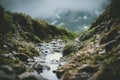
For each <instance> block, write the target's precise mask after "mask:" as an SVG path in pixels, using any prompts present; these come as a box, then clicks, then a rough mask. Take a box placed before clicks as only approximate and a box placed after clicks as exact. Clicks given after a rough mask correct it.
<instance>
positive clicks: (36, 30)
mask: <svg viewBox="0 0 120 80" xmlns="http://www.w3.org/2000/svg"><path fill="white" fill-rule="evenodd" d="M0 17H1V18H0V80H19V79H20V78H19V75H20V74H22V73H23V72H26V71H28V70H29V68H26V66H25V64H26V62H27V59H28V58H32V57H33V56H38V55H40V53H41V51H40V49H39V48H38V47H37V46H38V44H40V43H41V42H43V41H50V40H51V39H53V38H62V39H73V38H74V36H75V34H74V33H72V32H71V31H68V30H66V29H64V28H57V27H55V26H52V25H49V24H47V23H46V22H45V21H42V20H35V19H32V18H31V17H30V16H28V15H25V14H22V13H11V12H9V11H5V9H4V8H2V7H0ZM27 78H31V79H32V80H36V78H35V77H33V76H31V75H29V76H28V77H25V80H28V79H27ZM22 79H23V80H24V78H22Z"/></svg>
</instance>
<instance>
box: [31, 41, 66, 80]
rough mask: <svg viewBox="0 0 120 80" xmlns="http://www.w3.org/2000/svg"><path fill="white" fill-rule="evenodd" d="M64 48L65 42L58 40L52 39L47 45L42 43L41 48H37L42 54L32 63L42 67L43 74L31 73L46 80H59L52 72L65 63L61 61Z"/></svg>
mask: <svg viewBox="0 0 120 80" xmlns="http://www.w3.org/2000/svg"><path fill="white" fill-rule="evenodd" d="M64 46H65V42H64V41H62V40H60V39H56V40H55V39H54V40H52V41H51V42H49V43H42V44H41V46H39V48H40V50H41V52H42V54H41V56H38V57H34V61H35V63H36V62H37V63H40V64H41V65H42V66H44V68H43V72H41V73H40V74H37V73H36V72H35V71H34V72H33V73H34V74H36V75H41V76H42V77H43V78H45V79H47V80H59V79H58V78H57V76H56V74H55V73H53V71H54V70H56V69H57V68H58V66H59V65H61V64H64V63H65V62H64V60H62V59H63V58H62V57H63V55H62V51H63V48H64Z"/></svg>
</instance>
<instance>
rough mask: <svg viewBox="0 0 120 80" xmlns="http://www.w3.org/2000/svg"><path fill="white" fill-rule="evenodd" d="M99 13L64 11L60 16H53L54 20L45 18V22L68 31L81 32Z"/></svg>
mask: <svg viewBox="0 0 120 80" xmlns="http://www.w3.org/2000/svg"><path fill="white" fill-rule="evenodd" d="M101 12H102V11H96V12H88V11H81V12H72V11H64V12H63V13H62V14H57V15H55V16H56V17H55V18H46V19H45V20H47V21H48V22H49V23H51V24H52V25H58V26H65V27H67V28H68V29H70V30H73V31H76V32H81V31H84V30H86V29H87V28H88V27H89V26H90V24H91V23H92V22H93V21H94V20H95V19H96V17H97V16H99V14H100V13H101Z"/></svg>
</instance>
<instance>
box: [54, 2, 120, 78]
mask: <svg viewBox="0 0 120 80" xmlns="http://www.w3.org/2000/svg"><path fill="white" fill-rule="evenodd" d="M119 3H120V1H119V0H112V2H111V4H110V5H109V6H108V7H107V8H106V10H105V11H104V12H103V13H102V14H101V15H100V16H99V17H98V18H97V20H96V21H95V22H93V24H92V25H91V27H90V28H89V29H88V30H87V31H85V32H83V33H82V34H80V36H79V37H78V38H76V39H75V41H74V43H76V44H77V45H72V46H73V48H70V47H68V48H67V49H65V52H67V51H68V52H70V53H71V55H70V56H69V57H68V61H69V62H68V63H67V64H65V65H62V66H61V67H59V68H58V70H57V71H56V74H57V75H60V76H61V80H120V76H119V74H120V9H119V8H120V5H119ZM74 46H75V47H74ZM73 53H75V54H73ZM64 54H65V53H64ZM67 54H68V53H67Z"/></svg>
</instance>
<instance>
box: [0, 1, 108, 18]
mask: <svg viewBox="0 0 120 80" xmlns="http://www.w3.org/2000/svg"><path fill="white" fill-rule="evenodd" d="M109 2H110V0H1V1H0V4H1V5H2V6H3V7H5V8H6V9H8V10H11V11H13V12H23V13H27V14H29V15H31V16H32V17H43V18H46V17H54V16H55V15H56V14H61V13H62V12H63V11H67V10H69V11H73V12H77V11H88V12H95V11H101V10H102V9H103V6H105V5H107V4H108V3H109Z"/></svg>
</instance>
